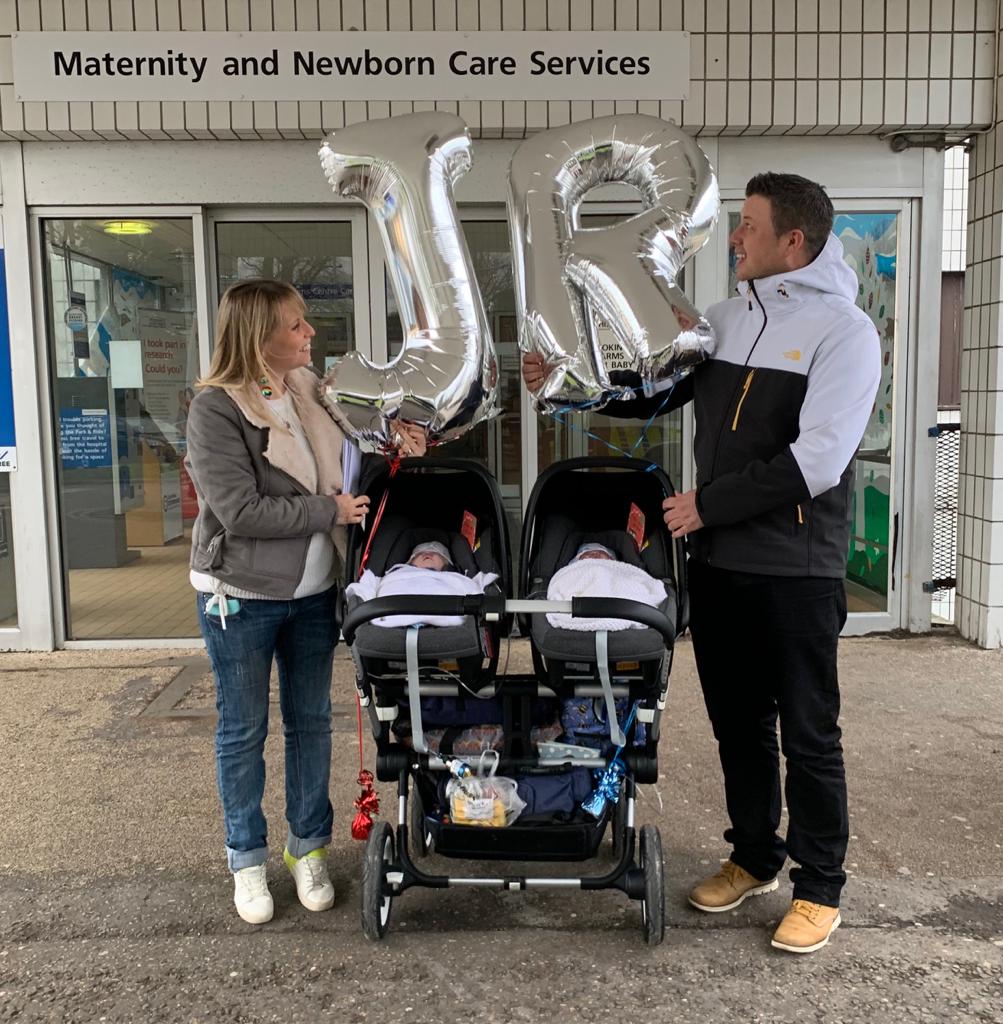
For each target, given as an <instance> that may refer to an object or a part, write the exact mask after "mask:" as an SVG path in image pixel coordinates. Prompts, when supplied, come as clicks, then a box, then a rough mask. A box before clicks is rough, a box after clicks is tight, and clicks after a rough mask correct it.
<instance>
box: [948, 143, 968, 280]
mask: <svg viewBox="0 0 1003 1024" xmlns="http://www.w3.org/2000/svg"><path fill="white" fill-rule="evenodd" d="M967 245H968V154H967V153H966V152H965V148H964V146H952V147H951V148H950V149H948V150H947V151H946V152H945V153H944V263H943V267H942V269H943V270H964V269H965V250H966V248H967Z"/></svg>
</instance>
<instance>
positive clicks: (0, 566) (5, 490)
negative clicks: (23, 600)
mask: <svg viewBox="0 0 1003 1024" xmlns="http://www.w3.org/2000/svg"><path fill="white" fill-rule="evenodd" d="M14 580H15V577H14V532H13V524H12V522H11V507H10V474H9V473H0V629H7V628H11V627H14V626H16V625H17V591H16V590H15V587H14Z"/></svg>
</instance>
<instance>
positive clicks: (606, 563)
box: [547, 541, 666, 632]
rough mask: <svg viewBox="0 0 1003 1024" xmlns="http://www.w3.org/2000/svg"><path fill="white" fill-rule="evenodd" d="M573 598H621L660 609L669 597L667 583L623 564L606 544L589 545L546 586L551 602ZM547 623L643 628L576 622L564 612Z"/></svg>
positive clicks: (608, 621) (592, 628)
mask: <svg viewBox="0 0 1003 1024" xmlns="http://www.w3.org/2000/svg"><path fill="white" fill-rule="evenodd" d="M573 597H619V598H626V599H627V600H630V601H640V602H643V603H644V604H650V605H652V606H653V607H656V608H657V607H658V605H660V604H661V603H662V602H663V601H664V600H665V598H666V592H665V584H664V583H662V581H661V580H656V579H655V578H654V577H653V576H650V575H649V574H648V573H646V572H645V571H644V570H643V569H641V568H639V567H638V566H636V565H630V564H628V563H627V562H621V561H619V560H618V559H617V557H616V554H615V553H614V552H613V551H611V550H610V549H609V548H608V547H605V546H604V545H603V544H596V543H594V542H591V541H589V542H587V543H585V544H582V545H581V547H579V549H578V550H577V551H576V552H575V557H574V558H572V559H571V561H570V562H569V563H568V564H567V565H566V566H564V568H563V569H558V570H557V572H555V573H554V575H553V576H552V577H551V580H550V584H549V586H548V587H547V600H548V601H570V600H571V599H572V598H573ZM547 621H548V622H549V623H550V624H551V625H552V626H554V627H556V628H557V629H576V630H584V631H587V632H595V631H596V630H600V629H605V630H619V629H644V626H643V625H642V624H641V623H640V622H632V621H630V620H629V619H613V618H594V619H582V618H578V619H573V618H572V617H571V616H570V615H566V614H564V613H563V612H548V613H547Z"/></svg>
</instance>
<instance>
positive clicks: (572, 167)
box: [509, 114, 719, 411]
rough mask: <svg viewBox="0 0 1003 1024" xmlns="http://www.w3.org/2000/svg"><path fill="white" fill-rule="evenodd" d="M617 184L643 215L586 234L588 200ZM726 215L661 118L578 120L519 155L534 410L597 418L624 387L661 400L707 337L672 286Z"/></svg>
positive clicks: (521, 303) (516, 197) (695, 155)
mask: <svg viewBox="0 0 1003 1024" xmlns="http://www.w3.org/2000/svg"><path fill="white" fill-rule="evenodd" d="M613 182H623V183H625V184H628V185H632V186H633V187H634V188H635V189H636V190H637V192H638V193H640V196H641V202H642V207H643V209H642V210H641V212H640V213H638V214H636V215H635V216H632V217H630V218H629V219H626V220H623V221H621V222H620V223H618V224H614V225H612V226H609V227H599V228H583V227H582V226H581V224H580V213H581V203H582V199H583V198H584V196H585V194H586V193H587V192H588V191H589V190H590V189H592V188H594V187H595V186H597V185H603V184H609V183H613ZM718 206H719V202H718V190H717V181H716V179H715V177H714V172H713V171H712V170H711V166H710V163H709V162H708V160H707V157H706V156H705V155H704V153H703V151H702V150H701V149H700V147H699V146H697V144H696V143H695V142H694V141H693V139H692V138H690V136H689V135H687V134H686V133H685V132H684V131H682V130H681V129H679V128H677V127H676V126H675V125H672V124H669V123H668V122H667V121H662V120H661V119H659V118H657V117H650V116H648V115H645V114H626V115H617V116H613V117H603V118H597V119H595V120H592V121H580V122H577V123H575V124H570V125H566V126H563V127H560V128H555V129H552V130H551V131H546V132H541V133H540V134H539V135H535V136H533V137H532V138H530V139H527V141H526V142H524V143H523V144H522V145H521V146H520V147H519V149H518V150H517V151H516V153H515V156H514V157H513V159H512V169H511V180H510V192H509V224H510V228H511V232H512V248H513V253H514V259H515V282H516V296H517V302H518V308H519V313H520V329H519V344H520V347H521V348H522V350H523V351H525V352H537V353H539V354H541V355H542V356H543V358H544V360H545V362H546V364H547V366H548V367H549V368H550V372H549V374H548V376H547V379H546V381H545V382H544V385H543V387H542V388H541V390H540V391H539V392H538V393H537V395H536V402H537V406H538V408H540V409H541V410H543V411H556V410H558V409H561V408H568V407H571V408H582V409H585V408H599V407H600V406H602V405H604V404H606V403H607V402H608V401H610V400H612V399H614V398H616V397H630V395H629V394H625V393H624V387H625V386H626V387H632V388H643V389H644V390H646V391H649V390H650V389H655V390H661V389H662V388H664V387H666V386H668V385H669V384H671V383H672V382H673V381H675V380H676V379H678V377H679V376H681V375H682V374H684V373H687V372H689V368H690V367H692V366H693V365H694V364H696V363H698V362H700V361H701V360H702V359H704V358H705V357H706V355H707V354H708V353H709V352H710V351H711V349H712V347H713V344H714V338H713V332H712V330H711V328H710V325H709V324H708V322H707V321H706V320H705V319H704V318H703V317H702V316H701V314H700V312H699V311H698V310H697V309H695V308H694V307H693V306H692V305H691V303H690V302H689V301H688V300H687V298H686V296H685V295H684V294H683V292H682V290H681V289H680V288H679V286H678V284H677V282H676V277H677V275H678V273H679V271H680V269H681V268H682V266H683V264H684V263H685V262H686V260H687V259H688V258H689V257H690V256H692V255H693V254H694V253H695V252H696V251H697V250H698V249H699V248H700V247H701V246H702V245H703V244H704V242H705V241H706V240H707V237H708V235H709V234H710V232H711V230H712V229H713V227H714V224H715V221H716V220H717V213H718ZM603 327H605V328H607V329H608V330H606V331H604V330H603ZM611 374H612V378H611Z"/></svg>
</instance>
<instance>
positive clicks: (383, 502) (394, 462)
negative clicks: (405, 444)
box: [358, 453, 401, 579]
mask: <svg viewBox="0 0 1003 1024" xmlns="http://www.w3.org/2000/svg"><path fill="white" fill-rule="evenodd" d="M387 461H388V462H389V463H390V475H389V477H388V478H387V486H386V487H385V488H384V490H383V497H382V498H380V507H379V508H378V509H377V510H376V516H375V518H374V519H373V525H372V526H371V527H370V528H369V537H368V539H367V540H366V546H365V548H364V549H363V551H362V558H361V559H359V577H358V578H359V579H362V574H363V572H365V569H366V562H368V561H369V549H370V548H371V547H372V546H373V538H374V537H375V536H376V530H377V528H378V527H379V525H380V520H381V519H382V518H383V510H384V509H385V508H386V507H387V498H388V497H390V481H391V480H393V478H394V477H395V476H396V475H397V469H398V468H399V466H400V464H401V457H400V454H399V453H398V454H397V455H395V456H394V457H393V458H392V459H391V458H390V457H389V456H387Z"/></svg>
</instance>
